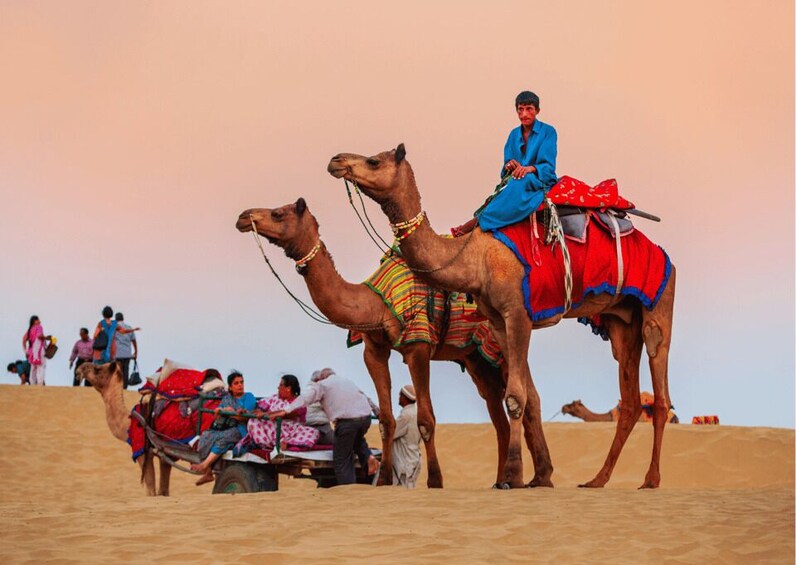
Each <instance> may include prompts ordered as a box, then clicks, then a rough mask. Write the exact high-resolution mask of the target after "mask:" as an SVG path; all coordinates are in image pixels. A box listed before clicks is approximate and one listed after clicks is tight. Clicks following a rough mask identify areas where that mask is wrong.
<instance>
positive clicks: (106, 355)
mask: <svg viewBox="0 0 796 565" xmlns="http://www.w3.org/2000/svg"><path fill="white" fill-rule="evenodd" d="M140 330H141V328H126V327H125V328H123V327H121V326H119V324H118V322H117V321H116V320H114V319H113V308H111V307H110V306H106V307H105V308H103V309H102V320H100V321H99V323H97V327H96V329H95V330H94V345H93V346H92V349H93V350H94V364H95V365H102V364H103V363H110V362H111V361H113V360H115V359H116V340H115V339H113V338H114V336H115V335H116V332H119V333H120V334H128V333H133V332H136V331H140Z"/></svg>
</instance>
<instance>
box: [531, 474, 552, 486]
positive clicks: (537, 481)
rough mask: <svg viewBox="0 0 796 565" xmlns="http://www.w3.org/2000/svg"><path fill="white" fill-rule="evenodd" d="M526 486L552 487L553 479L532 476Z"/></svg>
mask: <svg viewBox="0 0 796 565" xmlns="http://www.w3.org/2000/svg"><path fill="white" fill-rule="evenodd" d="M525 486H526V487H528V488H537V487H546V488H553V481H551V480H550V479H543V478H541V477H534V478H533V480H532V481H531V482H529V483H528V484H527V485H525Z"/></svg>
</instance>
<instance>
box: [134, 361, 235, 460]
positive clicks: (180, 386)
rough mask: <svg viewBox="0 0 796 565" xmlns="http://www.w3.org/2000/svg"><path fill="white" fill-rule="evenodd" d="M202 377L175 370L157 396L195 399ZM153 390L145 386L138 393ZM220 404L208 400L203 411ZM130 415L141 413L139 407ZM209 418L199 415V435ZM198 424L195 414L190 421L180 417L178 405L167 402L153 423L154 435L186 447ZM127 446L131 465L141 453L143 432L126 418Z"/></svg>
mask: <svg viewBox="0 0 796 565" xmlns="http://www.w3.org/2000/svg"><path fill="white" fill-rule="evenodd" d="M204 377H205V372H204V371H195V370H193V369H177V370H176V371H174V372H173V373H172V374H171V375H169V376H168V378H166V379H165V380H164V381H163V382H162V383H160V385H159V386H158V389H157V390H158V393H159V394H160V395H162V396H165V397H167V398H181V399H189V398H196V397H197V396H198V395H199V386H200V385H201V384H202V382H203V380H204ZM144 389H146V390H153V391H154V390H155V387H154V386H153V385H152V383H150V382H147V384H146V385H145V386H143V387H142V390H144ZM220 402H221V401H220V400H208V401H207V402H206V403H205V406H204V407H205V408H208V409H211V410H212V409H213V408H215V407H217V406H218V405H219V403H220ZM133 411H136V412H139V413H140V412H141V405H140V404H136V406H135V407H134V408H133ZM213 420H214V418H213V415H212V414H202V428H201V430H200V431H201V432H203V431H205V430H206V429H208V428H209V427H210V425H211V424H212V423H213ZM198 424H199V412H198V411H196V412H192V413H191V415H190V417H188V418H186V417H183V416H182V414H181V413H180V402H179V401H170V402H169V403H168V404H167V405H166V406H165V407H164V408H163V410H162V411H161V413H160V414H159V415H158V416H157V418H156V419H155V431H157V432H159V433H161V434H163V435H165V436H167V437H168V438H169V439H171V440H173V441H177V442H180V443H188V442H189V441H191V440H192V439H193V438H194V436H195V435H197V433H196V430H197V425H198ZM127 443H129V444H130V448H131V449H132V451H133V461H135V460H136V459H138V457H139V456H140V455H141V454H142V453H143V452H144V443H145V432H144V428H143V427H142V426H141V424H140V423H139V422H138V420H136V419H135V418H133V417H131V418H130V428H129V429H128V430H127Z"/></svg>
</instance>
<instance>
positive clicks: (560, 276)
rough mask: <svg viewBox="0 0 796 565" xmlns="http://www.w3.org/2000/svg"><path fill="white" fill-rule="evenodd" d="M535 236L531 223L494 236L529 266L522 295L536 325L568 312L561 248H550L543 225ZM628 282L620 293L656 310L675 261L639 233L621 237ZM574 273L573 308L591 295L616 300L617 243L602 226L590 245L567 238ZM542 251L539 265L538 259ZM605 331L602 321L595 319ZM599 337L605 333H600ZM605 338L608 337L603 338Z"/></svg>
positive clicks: (593, 227) (594, 227)
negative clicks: (599, 295)
mask: <svg viewBox="0 0 796 565" xmlns="http://www.w3.org/2000/svg"><path fill="white" fill-rule="evenodd" d="M538 227H539V234H538V235H534V233H533V229H532V224H531V221H530V220H526V221H523V222H519V223H516V224H512V225H510V226H507V227H505V228H502V229H500V230H495V231H494V232H492V233H493V235H494V236H495V237H496V238H497V239H498V240H499V241H501V242H502V243H504V244H505V245H506V246H507V247H508V248H509V249H511V250H512V251H513V252H514V255H515V256H516V257H517V259H519V261H520V263H522V265H523V267H525V274H526V276H525V277H524V278H523V282H522V290H523V295H524V298H525V309H526V311H527V312H528V316H530V318H531V320H532V321H534V322H541V321H543V320H545V319H547V318H550V317H552V316H555V315H557V314H561V313H562V312H564V303H565V297H566V290H565V286H564V261H563V259H562V253H561V249H560V248H559V247H558V245H557V244H556V245H544V240H543V237H544V235H543V231H544V228H543V226H541V225H539V226H538ZM621 243H622V261H623V264H624V269H623V272H624V282H623V284H622V288H621V290H620V294H622V295H624V296H633V297H635V298H637V299H638V300H639V302H641V303H642V304H643V305H644V306H645V307H646V308H649V309H652V308H654V307H655V305H656V304H657V303H658V300H659V299H660V297H661V294H662V293H663V289H664V288H666V283H667V282H668V280H669V275H670V273H671V269H672V264H671V261H670V260H669V256H668V255H667V254H666V252H665V251H664V250H663V249H662V248H661V247H659V246H658V245H656V244H654V243H652V242H651V241H650V240H649V239H647V237H646V236H645V235H644V234H643V233H641V232H640V231H638V230H634V231H633V232H632V233H629V234H627V235H624V236H622V237H621ZM567 246H568V249H569V255H570V262H571V268H572V279H573V288H572V308H573V309H575V308H577V307H578V306H579V305H580V304H581V303H582V302H583V300H584V299H585V298H586V297H587V296H588V295H589V294H595V295H596V294H603V293H609V294H612V295H616V287H617V282H618V271H617V256H616V242H615V241H614V238H613V236H612V235H611V234H609V233H608V232H606V231H605V230H604V229H603V228H602V227H600V226H599V225H598V224H597V222H590V223H589V227H588V231H587V237H586V242H585V243H577V242H574V241H571V240H569V239H567ZM534 248H536V260H534ZM589 323H591V324H592V326H599V320H591V321H589ZM594 329H595V333H600V332H599V331H597V330H598V329H599V328H594ZM603 337H605V336H603Z"/></svg>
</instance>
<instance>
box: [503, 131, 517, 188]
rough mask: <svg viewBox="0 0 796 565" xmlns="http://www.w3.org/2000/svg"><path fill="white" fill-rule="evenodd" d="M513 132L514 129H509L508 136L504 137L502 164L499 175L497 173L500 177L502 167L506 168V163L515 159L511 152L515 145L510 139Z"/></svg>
mask: <svg viewBox="0 0 796 565" xmlns="http://www.w3.org/2000/svg"><path fill="white" fill-rule="evenodd" d="M513 134H514V130H511V131H510V132H509V136H508V138H507V139H506V144H505V145H504V146H503V164H502V165H500V175H499V176H500V177H501V178H502V177H503V174H504V173H505V170H504V169H505V168H506V163H508V162H509V161H511V160H512V159H516V158H517V156H516V155H514V154H513V149H514V145H515V144H514V143H513V140H512V136H513Z"/></svg>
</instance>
